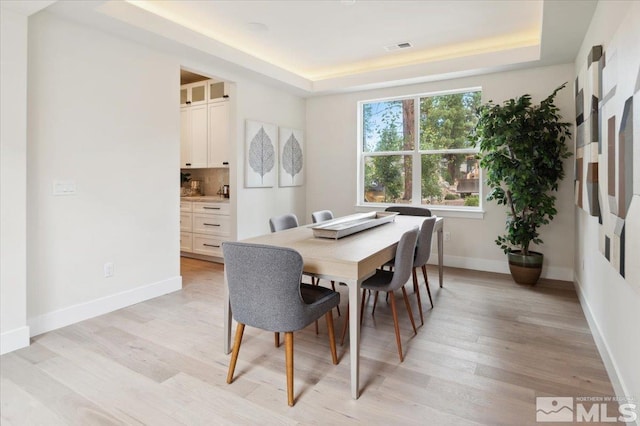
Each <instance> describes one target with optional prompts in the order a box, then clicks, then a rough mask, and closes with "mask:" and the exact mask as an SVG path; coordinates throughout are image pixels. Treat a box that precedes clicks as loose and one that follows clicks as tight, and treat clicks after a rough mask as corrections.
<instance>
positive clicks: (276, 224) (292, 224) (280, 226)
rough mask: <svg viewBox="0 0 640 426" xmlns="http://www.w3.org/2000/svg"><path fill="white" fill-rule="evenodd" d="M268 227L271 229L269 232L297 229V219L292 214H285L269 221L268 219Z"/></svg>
mask: <svg viewBox="0 0 640 426" xmlns="http://www.w3.org/2000/svg"><path fill="white" fill-rule="evenodd" d="M269 227H270V228H271V232H278V231H284V230H285V229H291V228H297V227H298V218H297V217H296V215H295V214H293V213H287V214H283V215H281V216H273V217H272V218H271V219H269Z"/></svg>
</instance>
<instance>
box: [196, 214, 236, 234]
mask: <svg viewBox="0 0 640 426" xmlns="http://www.w3.org/2000/svg"><path fill="white" fill-rule="evenodd" d="M229 222H230V220H229V216H222V215H219V214H202V213H193V232H198V233H201V234H209V235H220V236H223V237H228V236H229V235H230V231H231V229H230V228H231V227H230V225H229Z"/></svg>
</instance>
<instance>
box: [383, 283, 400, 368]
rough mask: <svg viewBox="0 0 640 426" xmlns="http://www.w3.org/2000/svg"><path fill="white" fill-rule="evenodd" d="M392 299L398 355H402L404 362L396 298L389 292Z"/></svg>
mask: <svg viewBox="0 0 640 426" xmlns="http://www.w3.org/2000/svg"><path fill="white" fill-rule="evenodd" d="M387 294H389V296H390V297H389V298H390V299H391V313H392V314H393V326H394V328H395V330H396V344H397V345H398V355H400V362H402V361H404V358H403V357H402V342H400V326H399V325H398V311H397V310H396V298H395V296H394V294H393V292H392V291H390V292H388V293H387Z"/></svg>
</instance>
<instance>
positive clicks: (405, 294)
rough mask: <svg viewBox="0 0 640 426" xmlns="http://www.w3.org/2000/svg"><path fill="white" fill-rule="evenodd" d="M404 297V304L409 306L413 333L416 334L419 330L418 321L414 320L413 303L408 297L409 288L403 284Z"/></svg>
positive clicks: (408, 310)
mask: <svg viewBox="0 0 640 426" xmlns="http://www.w3.org/2000/svg"><path fill="white" fill-rule="evenodd" d="M402 297H404V304H405V305H406V306H407V313H408V314H409V319H410V320H411V326H412V327H413V334H414V335H416V334H418V332H417V331H416V323H415V322H413V311H412V310H411V304H410V303H409V298H408V297H407V289H406V288H404V286H402Z"/></svg>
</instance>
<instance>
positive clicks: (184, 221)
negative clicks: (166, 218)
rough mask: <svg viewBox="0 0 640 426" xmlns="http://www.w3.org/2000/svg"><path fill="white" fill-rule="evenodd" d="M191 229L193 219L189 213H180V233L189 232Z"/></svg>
mask: <svg viewBox="0 0 640 426" xmlns="http://www.w3.org/2000/svg"><path fill="white" fill-rule="evenodd" d="M192 229H193V218H192V214H191V213H182V212H181V213H180V231H184V232H191V230H192Z"/></svg>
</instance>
